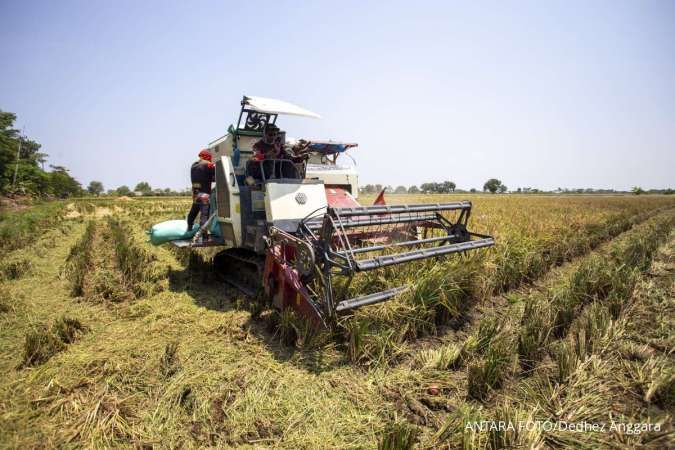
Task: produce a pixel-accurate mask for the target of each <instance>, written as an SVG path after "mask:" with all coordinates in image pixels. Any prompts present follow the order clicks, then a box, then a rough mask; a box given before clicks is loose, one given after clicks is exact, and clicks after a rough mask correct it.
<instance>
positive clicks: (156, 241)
mask: <svg viewBox="0 0 675 450" xmlns="http://www.w3.org/2000/svg"><path fill="white" fill-rule="evenodd" d="M197 230H199V225H198V224H194V226H193V227H192V230H188V229H187V220H185V219H182V220H167V221H166V222H161V223H158V224H156V225H153V226H152V228H150V230H149V231H147V233H148V235H149V236H150V242H152V244H153V245H161V244H165V243H167V242H170V241H177V240H180V239H191V238H192V236H194V235H195V233H196V232H197Z"/></svg>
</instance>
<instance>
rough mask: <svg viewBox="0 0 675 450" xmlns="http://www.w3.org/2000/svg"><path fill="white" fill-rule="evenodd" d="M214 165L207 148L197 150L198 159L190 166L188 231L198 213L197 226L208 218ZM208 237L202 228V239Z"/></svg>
mask: <svg viewBox="0 0 675 450" xmlns="http://www.w3.org/2000/svg"><path fill="white" fill-rule="evenodd" d="M215 177H216V166H215V165H214V164H213V162H211V153H209V151H208V150H202V151H200V152H199V160H198V161H195V162H194V163H192V166H191V167H190V179H191V181H192V208H190V212H189V213H188V216H187V226H188V228H187V229H188V231H189V230H192V227H193V225H194V223H195V219H196V218H197V214H199V226H200V227H203V226H204V225H205V224H206V221H207V220H209V213H210V209H211V208H210V206H211V205H210V199H211V183H213V182H214V181H215ZM208 239H209V233H208V230H203V232H202V241H207V240H208Z"/></svg>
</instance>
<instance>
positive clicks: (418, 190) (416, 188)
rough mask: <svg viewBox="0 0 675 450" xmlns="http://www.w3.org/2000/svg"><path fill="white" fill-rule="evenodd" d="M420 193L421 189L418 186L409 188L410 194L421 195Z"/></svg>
mask: <svg viewBox="0 0 675 450" xmlns="http://www.w3.org/2000/svg"><path fill="white" fill-rule="evenodd" d="M419 193H420V188H418V187H417V186H415V185H413V186H410V187H409V188H408V194H419Z"/></svg>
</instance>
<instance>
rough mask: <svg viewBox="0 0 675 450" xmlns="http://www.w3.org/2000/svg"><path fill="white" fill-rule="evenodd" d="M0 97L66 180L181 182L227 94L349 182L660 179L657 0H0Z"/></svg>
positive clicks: (671, 64)
mask: <svg viewBox="0 0 675 450" xmlns="http://www.w3.org/2000/svg"><path fill="white" fill-rule="evenodd" d="M0 42H2V47H1V49H2V61H3V67H2V70H0V109H3V110H6V111H12V112H15V113H17V114H18V116H19V120H18V125H19V126H24V127H25V128H26V133H27V134H28V135H29V136H30V137H32V138H34V139H36V140H38V141H39V142H40V143H41V144H42V145H43V149H44V151H45V152H47V153H49V154H50V162H51V163H53V164H63V165H65V166H67V167H69V168H70V169H71V172H72V173H73V175H74V176H75V177H76V178H78V180H80V181H81V182H82V183H83V184H85V185H86V184H87V183H88V182H89V181H91V180H92V179H96V180H101V181H102V182H103V183H104V185H105V187H106V188H112V187H117V186H119V185H122V184H127V185H130V186H132V187H133V185H135V184H136V183H137V182H138V181H140V180H147V181H148V182H150V184H151V185H152V186H153V187H172V188H183V187H185V186H186V185H187V184H188V180H187V178H188V167H189V164H190V162H191V161H192V160H193V159H194V158H195V156H196V153H197V152H198V150H199V149H200V148H201V147H203V146H204V145H205V144H206V143H207V142H208V141H210V140H212V139H213V138H215V137H217V136H220V135H222V134H224V132H225V130H226V128H227V126H228V125H229V124H230V123H232V122H233V121H235V120H236V118H237V114H238V107H239V101H240V100H241V96H242V95H243V94H247V95H259V96H266V97H273V98H279V99H283V100H287V101H291V102H294V103H297V104H299V105H301V106H304V107H306V108H308V109H311V110H313V111H316V112H318V113H319V114H321V115H322V116H323V119H322V120H312V119H297V118H292V119H286V118H284V119H283V120H282V121H281V122H280V124H281V125H282V128H284V129H286V130H287V134H288V135H289V136H296V137H308V138H332V139H341V140H349V141H356V142H359V144H360V146H359V147H358V148H357V149H355V150H353V151H352V155H353V157H354V158H355V159H356V161H357V164H358V168H359V172H360V174H361V183H362V184H365V183H382V184H391V185H398V184H404V185H411V184H419V183H422V182H425V181H442V180H453V181H455V182H456V183H457V185H458V187H460V188H466V189H468V188H471V187H477V188H480V187H482V185H483V182H484V181H485V180H486V179H487V178H490V177H497V178H500V179H501V180H502V181H503V182H504V183H505V184H507V185H508V186H509V187H510V188H516V187H518V186H522V187H524V186H532V187H538V188H544V189H554V188H556V187H594V188H601V187H608V188H616V189H627V188H630V187H631V186H634V185H640V186H642V187H645V188H652V187H653V188H663V187H668V186H671V187H673V186H675V177H674V176H673V167H675V2H673V1H642V2H637V1H608V2H604V1H591V2H572V1H561V2H557V1H553V2H549V1H544V2H542V1H538V2H521V1H515V2H465V3H459V2H425V1H418V2H395V1H394V2H367V1H362V2H350V1H342V2H311V3H310V2H300V1H295V2H294V1H274V2H264V1H258V2H232V3H227V2H170V1H163V2H160V1H157V2H154V1H147V2H146V1H144V2H131V1H115V2H103V1H60V2H33V1H21V2H19V1H7V0H2V1H1V2H0Z"/></svg>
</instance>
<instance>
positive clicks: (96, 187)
mask: <svg viewBox="0 0 675 450" xmlns="http://www.w3.org/2000/svg"><path fill="white" fill-rule="evenodd" d="M87 192H89V193H90V194H92V195H96V196H99V195H101V193H102V192H103V183H101V182H100V181H92V182H90V183H89V186H87Z"/></svg>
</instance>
